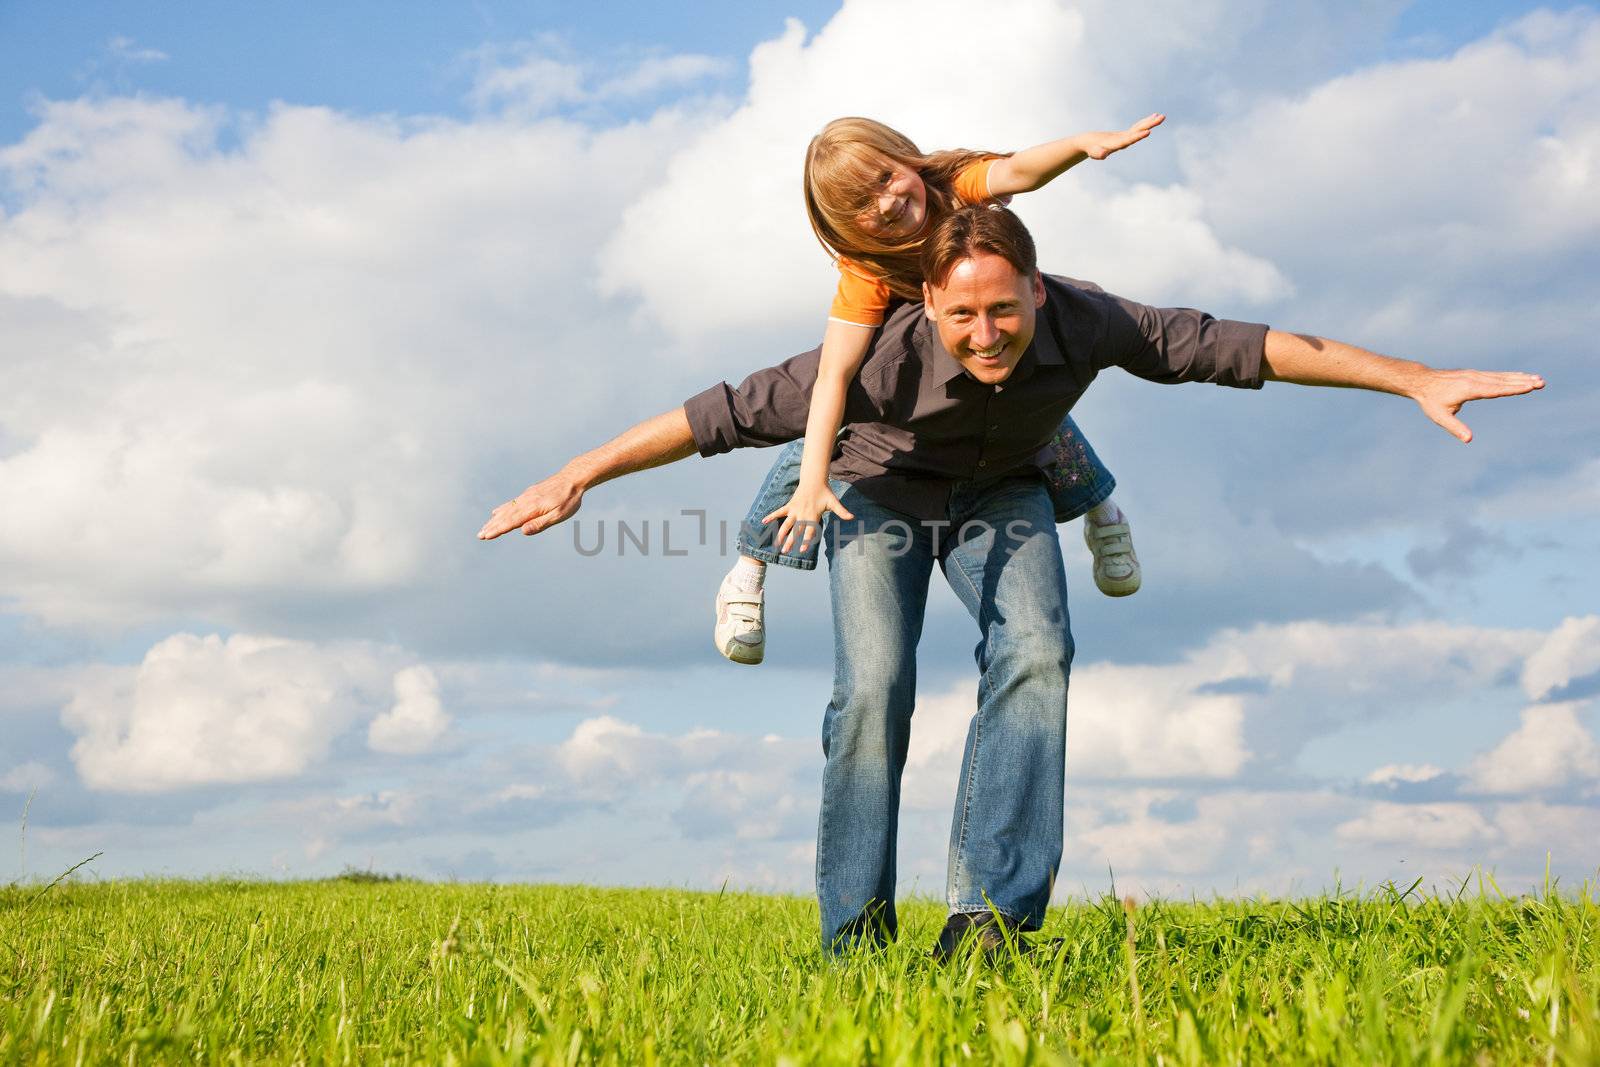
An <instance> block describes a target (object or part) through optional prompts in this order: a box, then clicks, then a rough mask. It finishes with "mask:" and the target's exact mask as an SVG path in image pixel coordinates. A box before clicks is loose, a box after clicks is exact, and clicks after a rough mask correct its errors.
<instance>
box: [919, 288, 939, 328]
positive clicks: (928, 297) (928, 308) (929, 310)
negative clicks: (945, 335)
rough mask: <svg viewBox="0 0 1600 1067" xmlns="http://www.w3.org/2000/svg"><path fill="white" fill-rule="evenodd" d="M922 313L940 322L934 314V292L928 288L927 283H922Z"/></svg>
mask: <svg viewBox="0 0 1600 1067" xmlns="http://www.w3.org/2000/svg"><path fill="white" fill-rule="evenodd" d="M922 313H923V314H924V315H926V316H928V318H930V319H932V320H933V321H935V322H938V321H939V316H937V315H935V314H934V313H933V290H932V289H930V288H928V283H927V282H923V283H922Z"/></svg>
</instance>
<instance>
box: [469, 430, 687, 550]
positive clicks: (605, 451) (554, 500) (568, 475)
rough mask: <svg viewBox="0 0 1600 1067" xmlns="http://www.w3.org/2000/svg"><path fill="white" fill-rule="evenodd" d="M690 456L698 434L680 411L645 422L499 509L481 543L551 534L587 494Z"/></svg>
mask: <svg viewBox="0 0 1600 1067" xmlns="http://www.w3.org/2000/svg"><path fill="white" fill-rule="evenodd" d="M692 455H694V432H693V431H692V430H691V429H690V428H689V418H688V416H687V415H686V414H684V410H683V409H682V408H677V409H676V410H673V411H668V412H664V413H662V414H660V415H657V416H656V417H655V418H653V419H646V420H644V421H643V422H641V423H639V424H638V425H637V426H633V427H631V428H629V429H627V430H624V431H623V432H622V433H620V434H618V435H617V436H616V437H613V438H612V439H611V440H609V441H607V442H606V443H605V444H603V445H601V446H600V447H599V448H596V449H591V450H590V451H588V452H585V453H584V454H583V455H581V456H575V457H573V459H572V460H571V461H570V462H568V463H567V465H566V466H565V467H562V468H561V470H559V471H557V472H556V473H555V474H553V475H551V476H550V477H549V478H546V479H545V480H544V481H542V482H540V483H538V484H537V485H530V486H528V488H526V489H524V490H523V491H522V495H521V496H519V497H517V499H515V500H507V501H506V502H505V503H504V504H501V505H500V506H499V507H497V508H495V509H494V511H493V513H491V514H490V516H489V521H488V522H486V523H484V524H483V529H481V530H479V531H478V539H479V540H480V541H493V540H494V539H495V538H496V537H499V536H500V535H501V534H504V533H510V532H511V531H512V530H515V529H517V528H518V527H519V526H520V527H521V528H522V532H523V533H525V534H536V533H539V532H541V531H543V530H548V529H549V528H550V527H552V526H554V525H555V524H556V523H558V522H565V521H566V520H567V519H569V518H571V517H572V516H573V514H574V513H576V512H577V510H578V505H580V504H582V503H583V494H584V491H585V490H588V489H593V488H594V487H595V486H597V485H599V484H601V483H602V482H609V481H610V480H611V479H613V478H620V477H622V476H623V475H624V474H632V473H634V472H635V471H642V470H649V469H650V468H651V467H659V466H661V465H662V464H664V463H676V462H677V461H678V460H680V459H686V458H688V457H689V456H692Z"/></svg>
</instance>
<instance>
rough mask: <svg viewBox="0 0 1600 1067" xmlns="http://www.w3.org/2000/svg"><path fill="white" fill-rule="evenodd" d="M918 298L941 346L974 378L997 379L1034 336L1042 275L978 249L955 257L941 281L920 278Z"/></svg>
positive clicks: (1013, 366)
mask: <svg viewBox="0 0 1600 1067" xmlns="http://www.w3.org/2000/svg"><path fill="white" fill-rule="evenodd" d="M922 299H923V313H924V314H926V315H927V316H928V318H930V319H932V320H933V321H934V324H935V325H936V326H937V327H938V328H939V340H940V341H942V342H943V343H944V347H945V351H947V352H949V353H950V355H951V356H952V357H953V358H954V359H955V361H956V362H957V363H960V364H961V366H962V369H963V370H965V371H966V372H967V373H968V374H970V375H971V376H972V377H974V378H976V379H977V380H978V381H980V382H983V383H984V384H985V385H998V384H1000V383H1001V382H1003V381H1005V380H1006V379H1007V378H1009V377H1011V372H1012V371H1013V370H1015V369H1016V366H1017V361H1018V360H1020V359H1021V358H1022V353H1023V352H1025V351H1027V349H1028V345H1029V344H1030V343H1031V342H1032V341H1033V329H1034V321H1035V319H1034V315H1035V312H1037V311H1038V310H1039V308H1041V307H1043V306H1044V280H1043V279H1042V278H1040V277H1039V275H1038V274H1034V275H1033V277H1031V278H1030V277H1028V276H1026V275H1024V274H1022V273H1020V272H1019V271H1018V270H1017V268H1015V267H1013V266H1012V265H1011V264H1010V263H1007V262H1006V261H1005V260H1003V259H1001V258H1000V257H999V256H997V255H994V254H993V253H990V252H979V253H978V254H977V255H974V256H971V257H969V258H967V259H963V260H962V261H961V262H959V263H957V264H956V265H955V269H953V270H952V271H951V272H950V276H949V277H948V278H946V279H945V280H944V284H943V285H940V286H932V285H927V284H924V285H923V287H922Z"/></svg>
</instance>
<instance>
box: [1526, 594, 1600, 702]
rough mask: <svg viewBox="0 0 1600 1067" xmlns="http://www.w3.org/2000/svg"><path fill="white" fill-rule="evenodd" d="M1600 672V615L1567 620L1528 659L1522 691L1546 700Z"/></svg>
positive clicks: (1534, 697) (1530, 697)
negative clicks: (1569, 685)
mask: <svg viewBox="0 0 1600 1067" xmlns="http://www.w3.org/2000/svg"><path fill="white" fill-rule="evenodd" d="M1597 671H1600V615H1584V616H1582V617H1580V618H1570V619H1563V620H1562V621H1561V625H1560V626H1558V627H1556V629H1555V630H1554V631H1553V632H1552V633H1551V634H1550V635H1549V636H1548V637H1546V638H1545V640H1544V642H1543V643H1542V644H1541V645H1540V646H1539V647H1538V648H1537V649H1535V650H1534V652H1533V654H1532V655H1530V656H1529V657H1528V661H1527V663H1526V665H1524V666H1523V668H1522V689H1523V692H1525V693H1527V694H1528V698H1529V699H1530V700H1542V699H1544V698H1545V697H1547V696H1549V695H1550V694H1551V693H1552V692H1553V691H1555V690H1557V689H1560V688H1561V687H1562V686H1565V685H1567V684H1568V683H1569V682H1571V681H1573V680H1574V679H1576V678H1582V677H1585V676H1587V675H1591V674H1594V673H1596V672H1597Z"/></svg>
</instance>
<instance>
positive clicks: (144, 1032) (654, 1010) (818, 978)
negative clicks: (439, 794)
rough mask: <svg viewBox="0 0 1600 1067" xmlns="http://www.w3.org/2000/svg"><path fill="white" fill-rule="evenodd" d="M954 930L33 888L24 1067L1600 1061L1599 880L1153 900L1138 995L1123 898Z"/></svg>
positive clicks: (600, 909)
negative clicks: (987, 943)
mask: <svg viewBox="0 0 1600 1067" xmlns="http://www.w3.org/2000/svg"><path fill="white" fill-rule="evenodd" d="M942 919H943V915H942V909H941V908H940V907H939V906H938V905H936V904H933V903H928V902H923V903H913V904H911V905H908V906H907V907H905V909H904V910H903V914H902V930H901V937H900V940H899V942H898V943H897V944H896V945H895V946H894V947H892V948H890V949H888V950H887V951H882V952H872V953H862V954H859V955H857V956H855V957H853V958H849V959H847V960H845V961H843V962H837V963H835V962H830V961H828V960H826V959H824V958H823V957H822V955H821V954H820V952H819V951H818V950H817V946H816V943H815V939H816V908H815V905H814V904H813V903H812V902H811V901H809V900H805V899H800V898H790V897H769V896H748V895H741V894H733V893H728V894H703V893H689V892H679V891H670V890H614V889H591V888H583V887H551V886H538V887H508V886H485V885H428V884H422V883H416V882H404V881H380V880H376V879H365V880H350V879H346V880H334V881H330V882H318V883H305V882H302V883H286V884H275V883H259V882H111V883H104V884H98V885H79V884H70V883H69V884H64V885H60V886H57V887H56V888H54V889H49V890H45V889H44V887H40V886H33V887H28V886H13V887H11V888H9V889H0V935H3V939H4V942H5V944H6V945H7V946H8V950H5V958H3V959H0V1063H3V1064H33V1063H78V1062H84V1063H99V1062H104V1063H112V1062H115V1063H122V1064H135V1063H152V1062H196V1063H241V1062H266V1063H286V1064H287V1063H307V1064H311V1063H345V1062H360V1063H378V1062H395V1063H402V1062H410V1063H429V1064H445V1063H461V1064H477V1063H482V1064H498V1063H563V1064H578V1063H654V1062H660V1063H706V1062H713V1063H718V1062H725V1063H774V1062H780V1063H781V1062H787V1063H795V1064H813V1063H840V1064H857V1063H875V1064H877V1063H882V1064H889V1063H931V1062H950V1063H964V1062H975V1063H991V1062H993V1063H1054V1062H1064V1063H1080V1062H1081V1063H1099V1062H1115V1063H1131V1062H1139V1061H1140V1059H1141V1058H1143V1059H1144V1060H1145V1061H1146V1062H1149V1063H1151V1064H1155V1063H1157V1062H1160V1063H1162V1064H1192V1063H1208V1064H1209V1063H1228V1062H1318V1063H1331V1062H1352V1063H1474V1062H1484V1063H1491V1062H1492V1063H1538V1064H1548V1063H1574V1064H1576V1063H1583V1064H1593V1063H1600V1003H1597V996H1600V963H1597V952H1596V948H1595V940H1596V934H1597V933H1600V904H1597V903H1596V901H1595V900H1594V899H1592V897H1591V895H1590V893H1589V891H1588V890H1587V889H1585V890H1584V891H1583V892H1581V893H1579V894H1577V895H1556V894H1547V895H1545V896H1543V897H1536V898H1513V899H1505V898H1501V897H1498V896H1495V895H1487V896H1486V895H1474V896H1471V897H1462V898H1460V899H1440V898H1434V897H1428V898H1422V897H1419V896H1417V895H1411V896H1402V895H1401V894H1399V893H1396V892H1394V891H1393V890H1389V891H1383V892H1379V893H1377V894H1369V895H1366V896H1363V897H1359V898H1358V897H1354V896H1350V895H1344V896H1332V897H1322V898H1317V899H1309V900H1300V901H1214V902H1206V903H1160V902H1157V903H1151V904H1147V905H1144V906H1141V907H1140V908H1139V909H1138V911H1137V913H1136V914H1135V915H1134V916H1133V921H1134V927H1135V930H1136V934H1135V943H1134V947H1133V950H1132V952H1131V956H1132V958H1133V960H1134V961H1135V967H1134V974H1135V975H1136V977H1137V989H1138V993H1137V997H1138V1001H1137V1003H1138V1006H1137V1007H1136V1006H1135V1004H1136V1001H1135V996H1136V994H1135V992H1134V984H1133V982H1132V981H1130V973H1129V959H1130V948H1129V939H1128V918H1127V916H1126V915H1125V914H1124V911H1123V909H1122V907H1121V905H1119V904H1118V903H1117V902H1116V901H1115V900H1114V899H1112V898H1107V899H1106V900H1104V901H1101V902H1099V903H1084V904H1074V905H1069V906H1067V907H1062V908H1057V909H1052V911H1051V914H1050V918H1049V921H1048V923H1047V925H1046V929H1045V936H1048V937H1051V938H1060V939H1061V941H1060V946H1059V948H1053V949H1046V950H1043V951H1040V952H1036V953H1034V954H1032V955H1030V956H1028V957H1025V958H1021V959H1014V960H1011V961H1008V962H1004V963H1002V964H1001V965H999V966H986V965H984V964H982V963H980V962H978V961H973V960H968V961H966V962H965V963H963V964H960V965H956V966H949V967H939V966H935V965H934V964H933V963H932V962H931V961H930V960H929V959H928V958H927V955H926V953H927V949H928V946H929V944H930V943H931V941H932V938H933V936H934V934H935V932H936V931H937V930H938V928H939V925H940V923H941V921H942ZM1158 1056H1159V1057H1160V1059H1159V1060H1158V1059H1157V1057H1158Z"/></svg>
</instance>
